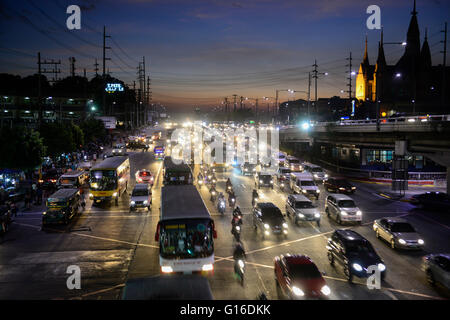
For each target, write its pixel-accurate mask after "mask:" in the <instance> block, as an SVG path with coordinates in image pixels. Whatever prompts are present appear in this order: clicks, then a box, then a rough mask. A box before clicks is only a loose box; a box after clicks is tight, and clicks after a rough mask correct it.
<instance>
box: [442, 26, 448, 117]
mask: <svg viewBox="0 0 450 320" xmlns="http://www.w3.org/2000/svg"><path fill="white" fill-rule="evenodd" d="M441 32H443V33H444V41H440V42H441V43H442V42H443V43H444V51H441V53H443V54H444V57H443V58H444V59H443V61H442V88H441V100H442V101H441V103H442V108H444V106H445V95H446V93H447V91H446V86H445V83H446V79H445V67H446V65H447V22H446V23H445V27H444V30H441ZM442 111H444V110H442ZM446 111H447V110H445V112H446Z"/></svg>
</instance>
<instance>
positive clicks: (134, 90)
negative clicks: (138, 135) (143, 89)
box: [131, 80, 137, 127]
mask: <svg viewBox="0 0 450 320" xmlns="http://www.w3.org/2000/svg"><path fill="white" fill-rule="evenodd" d="M133 92H134V102H135V106H134V110H135V111H136V114H137V95H136V81H134V80H133ZM133 113H134V112H133ZM134 120H135V118H134V115H133V117H132V118H131V126H132V127H133V122H134ZM136 126H137V116H136Z"/></svg>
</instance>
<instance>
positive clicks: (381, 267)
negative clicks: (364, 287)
mask: <svg viewBox="0 0 450 320" xmlns="http://www.w3.org/2000/svg"><path fill="white" fill-rule="evenodd" d="M378 270H380V271H381V272H383V271H384V270H386V266H385V265H384V264H382V263H379V264H378Z"/></svg>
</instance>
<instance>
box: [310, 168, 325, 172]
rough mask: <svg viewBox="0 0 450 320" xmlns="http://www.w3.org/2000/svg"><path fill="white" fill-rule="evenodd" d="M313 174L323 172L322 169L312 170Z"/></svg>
mask: <svg viewBox="0 0 450 320" xmlns="http://www.w3.org/2000/svg"><path fill="white" fill-rule="evenodd" d="M311 171H312V172H323V170H322V168H312V170H311Z"/></svg>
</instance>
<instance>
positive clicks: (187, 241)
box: [160, 219, 214, 259]
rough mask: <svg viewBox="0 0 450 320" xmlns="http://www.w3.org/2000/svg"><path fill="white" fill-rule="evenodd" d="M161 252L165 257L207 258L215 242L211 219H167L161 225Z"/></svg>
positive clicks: (211, 252)
mask: <svg viewBox="0 0 450 320" xmlns="http://www.w3.org/2000/svg"><path fill="white" fill-rule="evenodd" d="M160 232H161V237H160V253H161V257H162V258H165V259H190V258H191V259H193V258H206V257H209V256H211V255H212V254H213V252H214V243H213V236H212V227H211V223H210V221H209V220H206V219H190V220H183V221H175V222H174V221H167V222H166V223H165V224H162V225H161V231H160Z"/></svg>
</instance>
